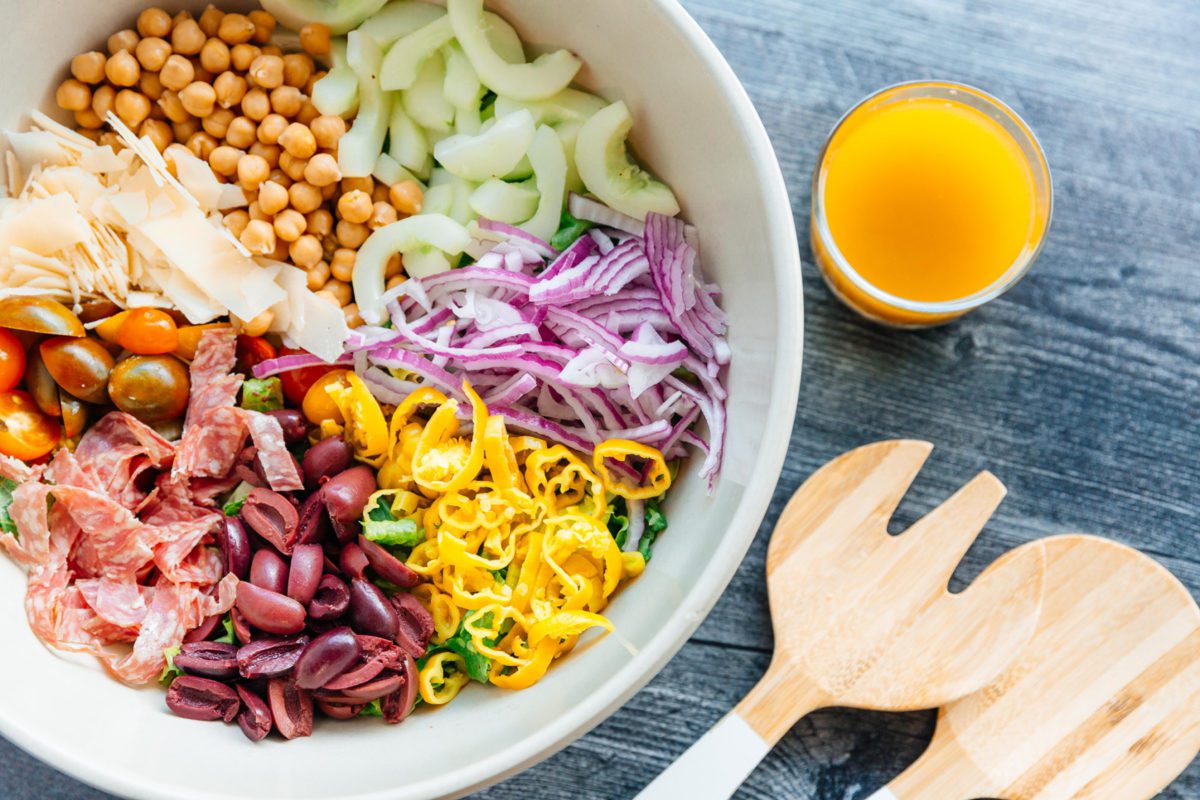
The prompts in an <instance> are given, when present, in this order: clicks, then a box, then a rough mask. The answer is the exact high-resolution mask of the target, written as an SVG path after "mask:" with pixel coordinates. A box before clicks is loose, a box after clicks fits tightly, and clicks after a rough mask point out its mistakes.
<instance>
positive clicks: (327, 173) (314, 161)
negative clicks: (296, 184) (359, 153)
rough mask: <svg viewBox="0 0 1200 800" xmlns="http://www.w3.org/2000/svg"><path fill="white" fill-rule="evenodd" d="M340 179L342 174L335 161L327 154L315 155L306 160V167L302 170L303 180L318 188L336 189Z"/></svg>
mask: <svg viewBox="0 0 1200 800" xmlns="http://www.w3.org/2000/svg"><path fill="white" fill-rule="evenodd" d="M341 177H342V172H341V170H340V169H338V163H337V159H336V158H334V157H333V156H331V155H329V153H317V154H316V155H315V156H313V157H312V158H310V159H309V160H308V166H306V167H305V168H304V180H306V181H308V182H309V183H311V184H312V185H313V186H317V187H320V188H325V187H326V186H334V187H336V186H337V182H338V181H339V180H341Z"/></svg>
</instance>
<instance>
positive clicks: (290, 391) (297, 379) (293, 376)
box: [279, 347, 341, 406]
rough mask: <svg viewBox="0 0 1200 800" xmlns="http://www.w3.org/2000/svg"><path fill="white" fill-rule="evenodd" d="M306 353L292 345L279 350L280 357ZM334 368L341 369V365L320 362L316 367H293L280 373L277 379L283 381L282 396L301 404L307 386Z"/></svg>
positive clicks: (295, 404)
mask: <svg viewBox="0 0 1200 800" xmlns="http://www.w3.org/2000/svg"><path fill="white" fill-rule="evenodd" d="M307 354H308V351H307V350H300V349H297V348H294V347H284V348H282V349H281V350H280V351H279V355H280V357H281V358H282V357H283V356H298V355H307ZM335 369H341V367H338V366H336V365H334V364H322V365H320V366H318V367H304V368H303V369H294V370H292V371H291V372H284V373H282V374H281V375H280V376H279V379H280V380H281V381H282V382H283V395H284V397H286V398H287V399H288V400H290V401H291V402H292V405H294V406H298V405H301V404H302V403H303V402H304V396H305V395H306V394H308V390H309V387H311V386H312V385H313V384H314V383H315V382H316V380H317V378H319V377H321V376H322V375H324V374H325V373H326V372H332V371H333V370H335Z"/></svg>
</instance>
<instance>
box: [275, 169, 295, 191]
mask: <svg viewBox="0 0 1200 800" xmlns="http://www.w3.org/2000/svg"><path fill="white" fill-rule="evenodd" d="M271 180H272V181H274V182H275V183H278V184H279V185H280V186H282V187H283V188H285V189H287V188H288V187H289V186H291V185H292V183H294V181H293V180H292V179H291V178H289V177H288V174H287V173H286V172H284V171H283V170H281V169H280V168H279V167H275V168H274V169H272V170H271Z"/></svg>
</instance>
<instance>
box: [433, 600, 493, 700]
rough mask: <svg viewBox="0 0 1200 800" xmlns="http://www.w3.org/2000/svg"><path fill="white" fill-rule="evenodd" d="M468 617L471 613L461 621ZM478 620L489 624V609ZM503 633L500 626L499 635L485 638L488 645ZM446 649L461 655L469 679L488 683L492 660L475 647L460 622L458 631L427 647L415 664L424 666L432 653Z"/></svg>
mask: <svg viewBox="0 0 1200 800" xmlns="http://www.w3.org/2000/svg"><path fill="white" fill-rule="evenodd" d="M476 613H478V612H476ZM469 619H471V615H468V616H467V617H465V618H464V619H463V622H464V623H465V622H466V621H467V620H469ZM480 622H481V623H482V624H483V625H490V624H491V622H492V612H490V611H489V612H487V613H486V614H484V615H483V617H481V618H480ZM504 633H505V631H504V629H503V628H501V634H500V636H497V637H495V638H494V639H488V640H486V641H487V643H488V645H489V646H493V647H494V646H495V645H496V643H497V642H498V641H500V638H501V637H502V636H503V635H504ZM446 651H449V652H451V653H457V654H458V655H460V656H462V659H463V661H465V662H466V664H467V675H469V676H470V677H471V680H474V681H479V682H480V683H488V671H489V670H490V669H491V668H492V660H491V659H490V658H488V657H487V656H485V655H483V654H482V653H480V652H479V651H478V650H476V649H475V645H474V644H473V643H472V642H471V634H469V633H468V632H467V629H466V626H465V625H462V624H460V625H459V627H458V631H457V632H456V633H455V634H454V635H453V636H451V637H450V638H449V639H447V640H446V641H444V642H442V643H441V644H439V645H435V646H433V647H431V648H429V652H428V653H426V654H425V655H424V657H422V658H421V659H419V660H418V661H417V666H418V667H423V666H425V662H426V661H427V660H429V657H430V656H431V655H433V654H434V653H442V652H446Z"/></svg>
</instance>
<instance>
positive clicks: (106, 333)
mask: <svg viewBox="0 0 1200 800" xmlns="http://www.w3.org/2000/svg"><path fill="white" fill-rule="evenodd" d="M129 314H130V312H129V311H118V312H117V313H116V314H113V315H112V316H110V317H106V318H105V320H104V321H103V322H101V323H100V324H99V325H97V326H96V327H95V328H93V329H92V330H93V332H94V333H95V334H96V335H97V336H99V337H100V338H101V339H103V340H104V341H106V342H116V341H117V334H118V333H120V332H121V326H122V325H124V324H125V320H127V319H129Z"/></svg>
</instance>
